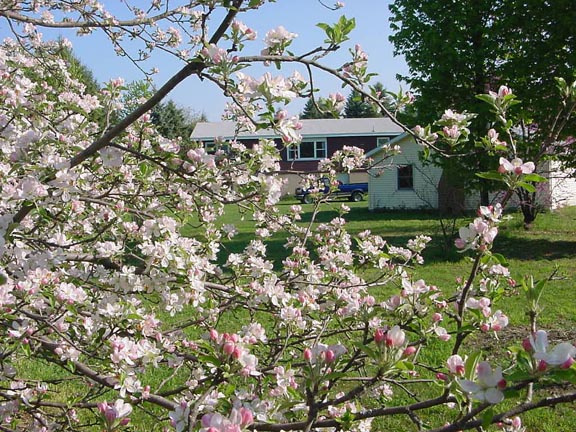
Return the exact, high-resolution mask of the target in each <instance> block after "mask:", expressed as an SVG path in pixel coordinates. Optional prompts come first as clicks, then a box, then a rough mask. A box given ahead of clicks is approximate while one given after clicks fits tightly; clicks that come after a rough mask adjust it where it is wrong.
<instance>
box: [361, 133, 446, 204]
mask: <svg viewBox="0 0 576 432" xmlns="http://www.w3.org/2000/svg"><path fill="white" fill-rule="evenodd" d="M388 144H389V145H390V146H395V145H398V146H400V148H401V149H402V152H401V153H400V154H398V155H396V156H393V157H391V158H388V159H384V155H385V152H384V151H383V149H382V147H377V148H375V149H373V150H371V151H369V152H368V153H367V154H366V156H368V157H370V158H372V160H373V167H372V168H371V169H370V170H369V174H370V176H369V179H368V195H369V204H368V205H369V209H370V210H376V209H419V208H438V183H439V181H440V177H441V176H442V169H441V168H439V167H437V166H434V165H432V164H423V163H422V161H421V160H420V158H419V153H420V152H421V151H422V147H421V146H419V145H418V144H417V143H416V141H415V140H414V138H412V136H411V135H409V134H408V133H403V134H401V135H399V136H397V137H395V138H394V139H392V140H391V141H390V142H389V143H388Z"/></svg>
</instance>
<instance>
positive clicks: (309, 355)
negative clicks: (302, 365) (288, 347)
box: [304, 348, 312, 361]
mask: <svg viewBox="0 0 576 432" xmlns="http://www.w3.org/2000/svg"><path fill="white" fill-rule="evenodd" d="M304 360H306V361H310V360H312V350H311V349H310V348H306V349H305V350H304Z"/></svg>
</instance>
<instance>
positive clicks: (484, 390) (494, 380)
mask: <svg viewBox="0 0 576 432" xmlns="http://www.w3.org/2000/svg"><path fill="white" fill-rule="evenodd" d="M458 384H460V387H461V388H462V390H463V391H464V392H465V393H468V394H469V395H470V397H471V398H472V399H474V400H477V401H480V402H487V403H489V404H497V403H499V402H502V401H503V400H504V393H502V389H503V388H505V387H506V381H505V380H504V378H503V377H502V368H500V367H496V368H495V369H492V367H491V366H490V363H488V362H486V361H482V362H480V363H478V366H477V367H476V381H471V380H467V379H460V380H458Z"/></svg>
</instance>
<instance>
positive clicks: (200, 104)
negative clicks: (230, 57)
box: [0, 0, 407, 121]
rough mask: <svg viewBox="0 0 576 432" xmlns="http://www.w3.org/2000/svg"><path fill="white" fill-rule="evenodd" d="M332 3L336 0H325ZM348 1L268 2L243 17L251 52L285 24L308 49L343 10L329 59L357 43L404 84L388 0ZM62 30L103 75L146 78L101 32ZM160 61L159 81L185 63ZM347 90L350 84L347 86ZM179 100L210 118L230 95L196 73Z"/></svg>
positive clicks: (109, 1) (328, 83)
mask: <svg viewBox="0 0 576 432" xmlns="http://www.w3.org/2000/svg"><path fill="white" fill-rule="evenodd" d="M324 2H325V3H327V4H332V3H333V1H332V0H324ZM102 3H104V4H105V5H106V7H108V8H110V10H113V8H112V7H111V6H110V5H113V6H116V5H118V3H117V0H114V1H113V0H102ZM344 3H345V7H344V8H342V9H340V10H337V11H330V10H328V9H326V8H324V7H322V6H321V5H320V3H319V2H318V1H317V0H277V2H276V3H267V4H265V5H264V6H263V7H262V8H261V9H260V10H258V11H254V12H250V13H247V14H244V15H243V16H242V17H240V19H241V20H242V21H243V22H245V23H246V24H247V25H249V26H250V27H252V28H254V29H255V30H256V31H257V32H258V38H259V41H255V42H251V43H248V44H247V46H246V48H247V51H246V53H247V54H257V53H259V51H260V50H261V49H262V48H263V43H262V42H261V38H263V37H264V35H265V33H266V31H268V30H270V29H272V28H274V27H277V26H278V25H283V26H284V27H285V28H286V29H287V30H289V31H291V32H293V33H297V34H298V35H299V36H298V38H297V39H296V40H295V41H294V42H293V45H292V50H293V51H294V52H295V53H298V52H302V51H304V50H309V49H311V48H314V47H316V46H318V44H319V43H320V42H322V40H323V39H324V32H323V30H321V29H320V28H318V27H316V23H318V22H325V23H330V24H331V23H333V22H335V21H336V20H337V19H338V18H339V17H340V16H341V15H346V17H347V18H351V17H355V19H356V29H355V30H354V32H353V33H352V35H351V38H350V41H348V42H347V43H345V44H343V45H342V48H341V50H340V53H335V54H333V55H332V56H331V57H330V58H328V59H326V60H325V61H326V62H327V63H328V64H329V65H331V66H333V67H337V66H340V65H341V64H343V63H344V62H346V61H347V60H348V59H349V54H348V49H350V48H352V47H353V46H354V44H355V43H359V44H360V45H361V46H362V48H363V49H364V51H366V52H367V53H368V55H369V59H370V62H369V64H370V68H369V70H370V72H374V73H377V74H378V76H376V77H374V78H373V82H376V81H380V82H382V83H383V84H384V86H385V87H386V88H388V89H389V90H393V91H395V90H397V89H398V88H399V86H400V84H399V83H398V82H397V80H396V79H395V76H396V74H397V73H406V70H407V68H406V64H405V62H404V60H403V59H402V58H399V57H394V56H393V54H392V51H393V49H392V45H391V43H390V42H389V41H388V36H389V34H390V25H389V21H388V18H389V11H388V4H389V3H390V2H389V0H347V1H344ZM42 32H43V33H44V34H45V37H46V38H52V37H56V36H57V34H58V33H56V32H53V31H48V30H42ZM7 34H8V33H7V29H6V25H5V23H4V22H2V21H0V36H1V37H4V36H6V35H7ZM61 34H62V35H63V36H65V37H67V38H68V39H70V40H71V41H72V43H73V46H74V51H75V53H76V55H77V56H78V57H79V58H80V59H81V60H82V62H83V63H84V64H85V65H86V66H88V67H89V68H90V69H91V70H92V71H93V73H94V75H95V77H96V78H97V79H98V80H99V81H101V82H102V81H106V80H108V79H111V78H117V77H123V78H124V79H125V80H126V81H127V82H130V81H133V80H138V79H141V78H142V74H141V73H140V72H139V71H138V70H137V69H136V68H135V67H134V66H133V65H132V64H131V63H130V62H129V61H127V60H126V59H123V58H119V57H117V56H116V55H115V54H114V51H113V49H112V47H111V45H110V43H108V42H107V40H106V39H105V38H104V37H102V36H95V35H91V36H88V37H84V38H77V37H75V32H74V31H63V32H61ZM152 65H154V66H157V67H159V69H160V73H159V74H158V75H157V76H156V77H155V82H156V84H157V85H161V84H162V83H163V82H165V81H166V80H167V79H169V78H170V77H171V76H172V75H173V74H174V73H175V72H177V71H178V70H179V69H180V68H181V67H182V63H181V62H179V61H177V60H175V59H173V58H171V57H169V56H167V55H162V54H158V55H156V56H155V57H153V59H152V61H151V63H149V64H148V67H152ZM269 70H270V72H271V73H283V74H285V75H289V74H290V73H291V69H288V70H287V71H286V72H279V71H277V70H276V68H274V67H270V69H269ZM265 71H266V69H265V68H263V67H257V68H254V70H247V71H246V73H249V74H251V75H253V76H260V75H262V73H264V72H265ZM315 83H316V86H317V87H320V89H321V92H320V95H328V93H332V92H335V91H340V90H341V86H340V84H339V83H338V82H336V81H335V80H334V79H329V78H328V77H326V76H325V75H324V76H323V75H321V74H318V75H317V76H316V77H315ZM343 93H344V94H348V90H346V89H345V90H343ZM168 97H169V98H170V99H172V100H174V101H175V102H176V103H177V104H178V105H180V106H183V107H187V108H189V109H191V110H194V111H197V112H204V113H206V115H207V116H208V119H209V120H210V121H218V120H219V119H220V115H221V113H222V111H223V109H224V105H225V102H226V98H225V97H224V96H222V95H221V92H220V91H219V90H218V89H217V88H216V87H215V85H213V84H211V83H208V82H200V81H199V80H198V79H197V78H196V77H190V78H188V79H187V80H186V81H185V82H184V83H182V84H180V86H178V87H177V88H176V89H175V90H174V91H173V92H172V93H171V94H170V95H169V96H168ZM302 106H303V102H301V101H300V102H296V103H293V104H291V105H290V106H289V110H290V111H291V113H293V114H298V113H299V112H300V111H301V109H302Z"/></svg>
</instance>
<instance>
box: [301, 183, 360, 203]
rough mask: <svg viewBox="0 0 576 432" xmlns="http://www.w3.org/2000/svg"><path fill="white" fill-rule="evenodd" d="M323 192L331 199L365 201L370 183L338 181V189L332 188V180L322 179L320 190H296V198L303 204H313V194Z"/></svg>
mask: <svg viewBox="0 0 576 432" xmlns="http://www.w3.org/2000/svg"><path fill="white" fill-rule="evenodd" d="M317 192H322V193H323V194H325V195H327V196H328V197H329V198H330V199H333V198H346V197H347V198H348V199H349V200H350V201H353V202H358V201H362V200H363V199H364V194H367V193H368V183H348V184H345V183H342V182H341V181H338V188H337V189H331V188H330V180H328V179H327V178H322V179H321V180H320V184H319V187H318V188H308V189H304V188H301V187H298V188H296V193H295V197H296V199H299V200H300V201H302V203H303V204H310V203H312V201H313V200H314V199H313V196H312V194H313V193H317Z"/></svg>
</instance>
